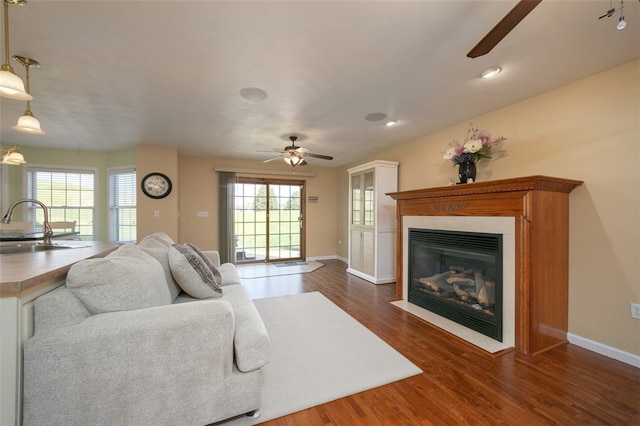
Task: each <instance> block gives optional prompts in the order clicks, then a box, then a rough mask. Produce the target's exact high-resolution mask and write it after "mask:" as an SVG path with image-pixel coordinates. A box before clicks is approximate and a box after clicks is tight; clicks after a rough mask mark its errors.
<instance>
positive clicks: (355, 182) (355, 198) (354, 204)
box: [351, 175, 362, 225]
mask: <svg viewBox="0 0 640 426" xmlns="http://www.w3.org/2000/svg"><path fill="white" fill-rule="evenodd" d="M361 180H362V179H361V175H353V176H351V224H352V225H362V195H361V194H362V192H361V188H360V186H361V183H360V182H361Z"/></svg>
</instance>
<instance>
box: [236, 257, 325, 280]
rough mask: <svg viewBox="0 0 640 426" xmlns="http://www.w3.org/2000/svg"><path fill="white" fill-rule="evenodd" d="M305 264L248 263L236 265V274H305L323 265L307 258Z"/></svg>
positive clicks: (261, 275)
mask: <svg viewBox="0 0 640 426" xmlns="http://www.w3.org/2000/svg"><path fill="white" fill-rule="evenodd" d="M305 263H306V265H291V266H280V267H278V266H275V265H274V264H272V263H250V264H248V265H238V268H237V269H238V275H239V276H240V278H261V277H274V276H278V275H291V274H305V273H307V272H313V271H315V270H316V269H318V268H320V267H322V266H324V263H320V262H318V261H315V260H308V261H306V262H305Z"/></svg>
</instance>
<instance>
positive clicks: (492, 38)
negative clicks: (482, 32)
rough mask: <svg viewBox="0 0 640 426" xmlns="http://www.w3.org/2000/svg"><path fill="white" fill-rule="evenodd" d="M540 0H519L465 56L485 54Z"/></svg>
mask: <svg viewBox="0 0 640 426" xmlns="http://www.w3.org/2000/svg"><path fill="white" fill-rule="evenodd" d="M541 1H542V0H521V1H520V2H518V3H517V4H516V5H515V6H514V8H513V9H511V10H510V11H509V13H507V14H506V15H505V17H504V18H502V20H501V21H500V22H498V24H497V25H496V26H495V27H493V29H492V30H491V31H489V32H488V33H487V35H486V36H484V38H483V39H482V40H480V41H479V42H478V44H476V45H475V46H474V48H473V49H471V51H470V52H469V53H467V57H469V58H477V57H478V56H482V55H486V54H487V53H489V52H490V51H491V49H493V48H494V47H496V45H497V44H498V43H500V41H502V39H503V38H505V36H506V35H507V34H509V32H510V31H511V30H512V29H514V28H515V27H516V25H518V24H519V23H520V21H522V20H523V19H524V18H525V16H527V15H528V14H529V13H530V12H531V11H532V10H533V9H534V8H535V7H536V6H537V5H539V4H540V2H541Z"/></svg>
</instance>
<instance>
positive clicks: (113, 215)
mask: <svg viewBox="0 0 640 426" xmlns="http://www.w3.org/2000/svg"><path fill="white" fill-rule="evenodd" d="M108 174H109V241H111V242H115V243H126V242H135V241H136V171H135V169H134V168H133V167H128V168H117V169H116V168H113V169H109V170H108Z"/></svg>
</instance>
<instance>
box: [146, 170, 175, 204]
mask: <svg viewBox="0 0 640 426" xmlns="http://www.w3.org/2000/svg"><path fill="white" fill-rule="evenodd" d="M140 186H141V187H142V192H143V193H144V195H146V196H147V197H150V198H164V197H166V196H167V195H169V193H170V192H171V180H170V179H169V178H168V177H167V176H166V175H164V174H162V173H158V172H154V173H149V174H148V175H146V176H145V177H144V178H142V182H141V183H140Z"/></svg>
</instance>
